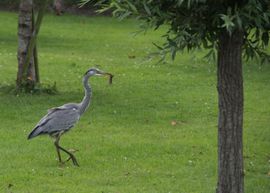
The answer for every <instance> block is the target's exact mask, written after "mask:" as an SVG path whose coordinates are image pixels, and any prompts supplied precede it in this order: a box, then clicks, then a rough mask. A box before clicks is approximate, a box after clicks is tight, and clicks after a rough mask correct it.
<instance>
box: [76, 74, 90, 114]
mask: <svg viewBox="0 0 270 193" xmlns="http://www.w3.org/2000/svg"><path fill="white" fill-rule="evenodd" d="M89 78H90V76H84V77H83V86H84V92H85V95H84V97H83V100H82V102H81V103H80V109H79V112H80V114H83V113H84V112H85V111H86V109H87V108H88V106H89V104H90V99H91V95H92V89H91V86H90V85H89V83H88V79H89Z"/></svg>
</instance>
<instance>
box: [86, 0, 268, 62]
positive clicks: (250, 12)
mask: <svg viewBox="0 0 270 193" xmlns="http://www.w3.org/2000/svg"><path fill="white" fill-rule="evenodd" d="M82 2H83V3H88V2H92V3H95V4H96V5H99V6H102V7H103V8H102V9H101V11H104V10H107V9H112V10H113V14H114V16H116V17H118V18H120V19H123V18H126V17H129V16H136V17H137V18H138V19H140V20H143V21H145V23H146V25H143V26H144V27H146V28H149V27H151V28H155V29H158V28H159V27H160V26H161V25H168V26H169V30H168V31H167V33H166V34H164V37H165V38H166V39H167V42H166V43H165V44H164V45H163V46H162V50H163V52H164V50H165V51H169V52H171V55H172V58H174V57H175V54H176V52H177V51H180V50H184V49H186V50H188V51H189V50H191V49H197V48H202V47H203V48H206V49H216V48H217V45H218V39H219V38H218V37H219V35H220V34H221V33H222V32H224V30H226V31H227V32H228V33H229V34H232V33H233V31H235V30H242V31H244V32H245V42H244V45H243V48H244V53H245V58H246V59H251V58H255V57H258V58H262V61H263V62H265V61H267V60H268V61H269V59H270V57H269V55H268V54H267V53H266V51H265V47H266V46H267V45H268V43H269V29H270V23H269V21H270V3H269V1H268V0H238V1H233V0H227V1H225V0H110V1H91V0H82ZM209 53H210V54H209V56H210V55H211V53H214V51H213V50H211V51H210V52H209Z"/></svg>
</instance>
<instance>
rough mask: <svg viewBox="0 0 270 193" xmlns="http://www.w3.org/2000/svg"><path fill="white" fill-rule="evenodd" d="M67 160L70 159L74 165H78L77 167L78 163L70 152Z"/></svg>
mask: <svg viewBox="0 0 270 193" xmlns="http://www.w3.org/2000/svg"><path fill="white" fill-rule="evenodd" d="M69 160H72V162H73V165H74V166H78V167H79V164H78V162H77V160H76V158H75V156H74V155H73V154H72V153H70V155H69V158H68V159H67V160H66V162H68V161H69Z"/></svg>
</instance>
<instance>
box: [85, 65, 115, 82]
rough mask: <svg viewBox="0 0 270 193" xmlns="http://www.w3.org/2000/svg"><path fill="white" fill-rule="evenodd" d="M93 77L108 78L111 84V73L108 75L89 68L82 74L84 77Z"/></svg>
mask: <svg viewBox="0 0 270 193" xmlns="http://www.w3.org/2000/svg"><path fill="white" fill-rule="evenodd" d="M94 75H96V76H109V77H110V84H111V83H112V78H113V75H112V74H111V73H108V72H103V71H101V70H99V69H97V68H90V69H89V70H87V71H86V72H85V74H84V76H94Z"/></svg>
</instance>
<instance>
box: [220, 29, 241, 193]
mask: <svg viewBox="0 0 270 193" xmlns="http://www.w3.org/2000/svg"><path fill="white" fill-rule="evenodd" d="M242 43H243V33H242V32H241V31H235V32H233V33H232V34H231V35H229V34H228V33H227V32H224V33H222V34H221V35H220V38H219V50H218V85H217V88H218V99H219V120H218V184H217V193H243V192H244V174H243V139H242V132H243V101H244V98H243V77H242Z"/></svg>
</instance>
